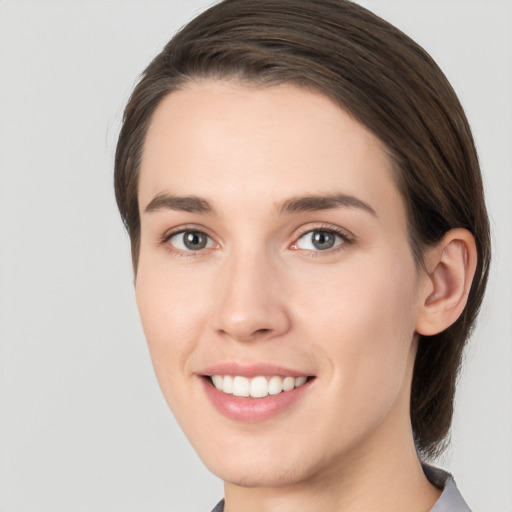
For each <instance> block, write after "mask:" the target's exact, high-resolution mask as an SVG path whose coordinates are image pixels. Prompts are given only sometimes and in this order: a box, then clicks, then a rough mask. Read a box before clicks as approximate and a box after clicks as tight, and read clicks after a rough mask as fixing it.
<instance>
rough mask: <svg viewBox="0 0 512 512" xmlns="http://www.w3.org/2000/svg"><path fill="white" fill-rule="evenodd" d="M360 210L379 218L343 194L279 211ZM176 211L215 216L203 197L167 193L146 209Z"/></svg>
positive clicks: (299, 201) (291, 202)
mask: <svg viewBox="0 0 512 512" xmlns="http://www.w3.org/2000/svg"><path fill="white" fill-rule="evenodd" d="M340 207H341V208H358V209H360V210H363V211H365V212H368V213H370V214H371V215H373V216H374V217H377V214H376V212H375V210H374V209H373V208H372V207H371V206H370V205H369V204H368V203H366V202H365V201H362V200H361V199H358V198H357V197H355V196H352V195H349V194H343V193H333V194H322V195H311V196H310V195H307V196H295V197H292V198H290V199H287V200H286V201H283V202H282V203H279V204H278V206H277V210H278V212H279V213H280V214H281V215H284V214H290V213H300V212H313V211H320V210H331V209H335V208H340ZM159 210H175V211H183V212H190V213H201V214H207V215H215V209H214V208H213V206H212V205H211V204H210V203H209V202H208V201H207V200H206V199H203V198H202V197H197V196H174V195H170V194H166V193H160V194H158V195H156V196H155V197H154V198H153V199H152V200H151V201H150V202H149V203H148V205H147V206H146V208H145V209H144V211H145V212H148V213H149V212H155V211H159Z"/></svg>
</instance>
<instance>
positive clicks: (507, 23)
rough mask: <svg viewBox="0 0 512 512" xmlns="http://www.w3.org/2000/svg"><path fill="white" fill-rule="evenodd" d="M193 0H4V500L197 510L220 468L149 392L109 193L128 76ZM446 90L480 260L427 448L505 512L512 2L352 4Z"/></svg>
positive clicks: (467, 490) (216, 493) (0, 77)
mask: <svg viewBox="0 0 512 512" xmlns="http://www.w3.org/2000/svg"><path fill="white" fill-rule="evenodd" d="M210 3H211V2H209V1H205V0H194V1H191V0H188V1H177V0H174V1H172V0H167V1H155V0H150V1H148V0H112V1H91V0H89V1H87V2H85V1H73V0H67V1H57V0H45V1H41V0H33V1H29V0H10V1H9V0H3V1H2V0H0V145H1V146H0V511H2V512H43V511H48V512H50V511H51V512H81V511H87V512H99V511H109V512H117V511H119V512H121V511H123V512H130V511H134V512H135V511H145V512H146V511H164V510H165V511H171V510H180V511H183V512H189V511H190V512H194V511H205V512H206V511H208V510H209V509H210V508H211V507H212V506H213V505H214V504H215V503H216V501H217V500H218V499H219V498H220V497H221V496H222V486H221V483H220V482H219V481H218V480H217V479H216V478H215V477H213V476H212V475H210V474H209V473H208V472H207V470H206V469H204V468H203V467H202V465H201V463H200V461H199V460H198V458H197V456H196V455H195V453H194V452H193V450H192V449H191V448H190V446H189V445H188V443H187V441H186V439H185V437H184V436H183V434H182V433H181V432H180V431H179V429H178V427H177V426H176V424H175V422H174V419H173V418H172V415H171V414H170V412H168V410H167V407H166V405H165V403H164V400H163V398H162V397H161V395H160V391H159V389H158V386H157V383H156V379H155V377H154V376H153V372H152V368H151V363H150V359H149V355H148V352H147V349H146V345H145V341H144V338H143V335H142V331H141V328H140V325H139V321H138V318H137V313H136V308H135V305H134V299H133V290H132V284H131V279H132V278H131V267H130V259H129V249H128V240H127V237H126V235H125V234H124V232H123V229H122V227H121V222H120V220H119V218H118V214H117V211H116V207H115V204H114V196H113V191H112V185H111V183H112V163H113V153H114V148H115V141H116V137H117V133H118V130H119V125H120V119H121V115H122V109H123V107H124V104H125V102H126V100H127V97H128V95H129V92H130V91H131V88H132V87H133V85H134V84H135V82H136V78H137V76H138V74H139V73H140V72H141V71H142V70H143V68H144V67H145V65H146V64H147V63H148V62H149V61H150V59H151V58H152V57H153V56H154V55H155V54H156V53H157V52H158V51H159V50H160V49H161V47H162V46H163V45H164V43H165V42H167V40H168V39H169V38H170V36H171V35H172V34H173V33H174V31H175V30H176V29H177V28H178V27H180V26H181V25H183V24H184V23H185V22H186V21H187V20H189V19H190V18H191V17H193V15H195V14H197V13H198V12H200V11H201V10H202V8H203V7H204V6H206V5H209V4H210ZM361 3H363V4H364V5H366V6H368V7H370V8H372V9H374V10H375V12H377V13H378V14H380V15H381V16H383V17H384V18H386V19H388V20H389V21H391V22H392V23H394V24H396V25H397V26H398V27H400V28H402V29H403V30H404V31H405V32H406V33H408V34H409V35H411V36H412V37H413V38H414V39H416V40H417V41H418V42H419V43H420V44H422V45H423V46H424V47H425V48H426V49H427V51H429V52H430V53H431V54H432V56H433V57H434V58H435V59H436V60H437V61H438V63H439V64H440V65H441V67H442V68H443V69H444V71H445V73H446V74H447V76H448V78H449V79H450V80H451V82H452V84H453V85H454V87H455V89H456V91H457V92H458V93H459V95H460V98H461V100H462V103H463V104H464V106H465V108H466V111H467V114H468V117H469V119H470V122H471V124H472V126H473V129H474V134H475V138H476V141H477V145H478V148H479V151H480V156H481V161H482V167H483V172H484V177H485V183H486V190H487V197H488V202H489V210H490V214H491V217H492V224H493V230H494V235H493V236H494V250H495V255H494V265H493V268H492V275H491V280H490V284H489V293H488V296H487V298H486V301H485V304H484V307H483V310H482V314H481V317H480V322H479V325H478V328H477V330H476V332H475V334H474V337H473V339H472V341H471V344H470V347H469V350H468V352H467V356H466V365H465V370H464V373H463V375H462V377H461V379H460V385H459V392H458V394H457V405H456V415H455V421H454V430H453V436H452V437H453V444H452V447H451V448H450V450H449V451H448V452H447V453H446V455H445V456H444V457H443V458H442V460H441V461H440V462H439V464H440V465H441V466H443V467H445V468H447V469H449V470H450V471H452V472H453V473H454V475H455V477H456V480H457V483H458V485H459V488H460V489H461V491H462V493H463V495H464V496H465V497H466V499H467V501H468V502H469V503H470V505H472V506H473V507H474V509H475V510H476V511H478V510H480V511H482V512H505V511H511V510H512V462H511V461H512V376H511V373H512V372H511V369H512V334H511V329H510V322H511V318H512V264H511V256H510V255H511V253H512V229H511V223H512V208H511V200H510V196H511V193H512V172H511V169H512V149H511V148H512V99H511V96H512V2H510V1H505V0H501V1H499V0H485V1H483V0H481V1H471V0H459V1H455V0H408V1H402V0H396V1H391V0H374V1H366V2H361Z"/></svg>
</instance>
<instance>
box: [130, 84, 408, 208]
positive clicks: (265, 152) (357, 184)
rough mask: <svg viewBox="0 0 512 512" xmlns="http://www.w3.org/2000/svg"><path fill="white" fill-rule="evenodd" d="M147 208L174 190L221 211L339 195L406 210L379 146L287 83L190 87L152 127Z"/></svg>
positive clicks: (318, 99)
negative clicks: (236, 204) (228, 205)
mask: <svg viewBox="0 0 512 512" xmlns="http://www.w3.org/2000/svg"><path fill="white" fill-rule="evenodd" d="M140 172H141V174H140V180H139V198H140V206H141V208H143V207H144V204H147V203H148V202H149V201H150V200H151V198H152V197H154V196H155V195H157V194H159V193H162V192H167V193H172V194H179V195H189V194H194V195H198V196H201V197H205V198H211V199H212V202H213V203H219V202H220V203H221V204H220V206H222V202H223V201H224V200H225V201H241V200H242V198H243V200H244V201H245V204H249V203H251V201H254V203H255V204H258V205H261V203H262V201H263V202H269V203H270V202H279V201H281V200H282V199H286V197H290V196H294V195H303V194H304V193H306V192H307V193H329V192H331V191H333V190H336V191H337V192H342V193H347V194H351V195H355V196H357V197H359V198H360V199H361V200H363V201H365V202H368V203H370V204H372V203H373V204H374V205H375V206H374V209H379V208H383V209H385V208H386V207H387V206H389V205H386V204H381V203H390V202H391V203H396V202H398V203H399V204H401V198H400V196H399V193H398V190H397V188H396V186H395V183H394V180H393V171H392V163H391V160H390V158H389V157H388V155H387V153H386V151H385V150H384V148H383V145H382V144H381V142H380V140H379V139H378V138H377V137H375V136H374V135H373V134H372V133H371V132H370V131H369V130H367V129H366V128H365V127H364V126H363V125H361V124H360V123H359V122H357V121H356V120H355V119H354V118H353V117H352V116H350V115H349V114H348V113H347V112H345V111H343V110H342V109H341V108H340V107H338V106H337V105H335V104H334V103H333V102H332V101H331V100H330V99H328V98H327V97H325V96H324V95H321V94H319V93H315V92H311V91H307V90H304V89H302V88H298V87H296V86H293V85H289V84H284V85H279V86H273V87H267V88H256V87H249V86H245V85H239V84H236V83H229V82H220V81H205V82H202V83H190V84H189V85H187V86H186V87H185V88H184V89H182V90H179V91H175V92H173V93H171V94H169V95H168V96H167V97H166V98H165V99H164V100H163V101H162V103H161V104H160V105H159V106H158V108H157V109H156V111H155V113H154V116H153V119H152V121H151V123H150V126H149V129H148V133H147V136H146V141H145V145H144V151H143V155H142V161H141V171H140Z"/></svg>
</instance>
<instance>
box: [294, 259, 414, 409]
mask: <svg viewBox="0 0 512 512" xmlns="http://www.w3.org/2000/svg"><path fill="white" fill-rule="evenodd" d="M376 262H377V263H376ZM415 275H416V274H415V266H414V262H413V261H412V258H408V257H404V258H402V259H398V258H397V257H396V254H390V255H389V257H388V258H386V257H385V255H383V256H382V257H381V258H379V259H378V260H376V259H372V262H371V264H368V265H365V264H364V261H358V263H357V265H347V268H346V269H344V271H342V272H341V271H339V269H335V270H333V271H332V272H331V273H330V274H329V275H324V276H317V279H316V282H317V286H316V287H315V288H314V289H315V293H313V294H311V296H310V301H309V305H308V309H309V315H307V316H306V315H305V311H304V312H302V313H301V314H299V315H298V316H299V317H302V318H309V322H307V323H304V325H303V328H304V329H307V330H308V331H309V333H310V334H309V336H310V338H311V339H313V340H315V343H316V345H317V347H316V352H320V353H323V354H324V355H325V359H326V360H329V361H330V365H331V372H332V374H333V379H332V383H333V389H334V388H335V389H338V390H341V393H343V394H345V395H346V400H344V401H345V403H351V404H356V405H355V407H360V406H363V407H364V405H365V404H370V403H373V402H375V401H382V400H384V401H388V403H389V401H392V400H393V399H394V397H396V394H397V393H398V392H399V390H400V388H401V386H402V384H403V382H404V379H405V377H406V375H407V369H408V364H409V354H410V349H411V343H412V341H413V337H414V325H415V322H414V319H415V293H414V289H415V284H414V283H415ZM341 403H343V401H342V402H341Z"/></svg>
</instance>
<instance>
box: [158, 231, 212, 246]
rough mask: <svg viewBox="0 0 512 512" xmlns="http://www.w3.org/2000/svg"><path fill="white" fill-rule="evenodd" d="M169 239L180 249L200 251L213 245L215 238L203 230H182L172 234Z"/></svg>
mask: <svg viewBox="0 0 512 512" xmlns="http://www.w3.org/2000/svg"><path fill="white" fill-rule="evenodd" d="M167 241H168V242H169V243H170V244H171V245H173V246H174V247H175V248H176V249H179V250H180V251H200V250H201V249H209V248H210V247H213V245H214V243H213V240H212V239H211V238H210V237H209V236H208V235H207V234H205V233H203V232H202V231H180V232H179V233H174V234H173V235H171V236H170V237H169V238H168V239H167Z"/></svg>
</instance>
